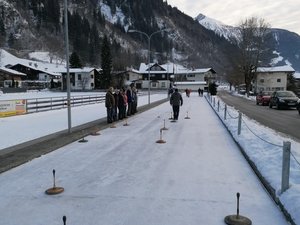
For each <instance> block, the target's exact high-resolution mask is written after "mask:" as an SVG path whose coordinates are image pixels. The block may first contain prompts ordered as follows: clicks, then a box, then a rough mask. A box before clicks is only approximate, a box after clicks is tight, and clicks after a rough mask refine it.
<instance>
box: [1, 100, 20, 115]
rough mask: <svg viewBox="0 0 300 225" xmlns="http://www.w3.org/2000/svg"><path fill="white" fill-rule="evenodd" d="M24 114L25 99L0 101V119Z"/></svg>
mask: <svg viewBox="0 0 300 225" xmlns="http://www.w3.org/2000/svg"><path fill="white" fill-rule="evenodd" d="M25 113H26V100H25V99H21V100H7V101H0V117H7V116H15V115H20V114H25Z"/></svg>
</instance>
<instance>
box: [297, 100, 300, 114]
mask: <svg viewBox="0 0 300 225" xmlns="http://www.w3.org/2000/svg"><path fill="white" fill-rule="evenodd" d="M297 109H298V112H299V115H300V99H299V100H298V102H297Z"/></svg>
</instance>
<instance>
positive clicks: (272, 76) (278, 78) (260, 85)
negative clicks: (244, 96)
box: [252, 65, 295, 93]
mask: <svg viewBox="0 0 300 225" xmlns="http://www.w3.org/2000/svg"><path fill="white" fill-rule="evenodd" d="M294 73H295V70H294V69H293V68H292V67H291V66H288V65H286V66H276V67H257V69H256V73H255V77H254V80H253V83H252V85H253V91H254V92H255V93H258V92H260V91H276V90H286V88H287V77H288V75H293V74H294Z"/></svg>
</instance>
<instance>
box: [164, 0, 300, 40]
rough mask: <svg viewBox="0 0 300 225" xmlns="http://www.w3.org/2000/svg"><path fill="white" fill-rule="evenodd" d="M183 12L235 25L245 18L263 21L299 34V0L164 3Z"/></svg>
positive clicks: (203, 0) (273, 26)
mask: <svg viewBox="0 0 300 225" xmlns="http://www.w3.org/2000/svg"><path fill="white" fill-rule="evenodd" d="M167 2H168V4H170V5H172V6H176V7H177V8H178V9H179V10H180V11H182V12H183V13H185V14H187V15H189V16H191V17H193V18H195V17H196V16H197V15H198V14H199V13H202V14H204V15H206V16H208V17H210V18H212V19H216V20H218V21H220V22H223V23H225V24H227V25H232V26H236V25H237V24H238V23H239V22H240V21H241V20H244V19H245V18H247V17H251V16H256V17H259V18H264V19H265V20H266V22H268V23H269V24H270V25H271V27H272V28H282V29H286V30H289V31H292V32H296V33H298V34H299V35H300V1H299V0H276V1H274V0H251V1H250V0H238V1H236V0H225V1H224V0H213V1H211V0H200V1H195V0H167Z"/></svg>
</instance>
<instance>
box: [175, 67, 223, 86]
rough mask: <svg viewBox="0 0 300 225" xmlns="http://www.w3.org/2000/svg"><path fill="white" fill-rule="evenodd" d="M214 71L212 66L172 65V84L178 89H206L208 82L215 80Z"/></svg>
mask: <svg viewBox="0 0 300 225" xmlns="http://www.w3.org/2000/svg"><path fill="white" fill-rule="evenodd" d="M216 74H217V73H216V71H215V70H214V69H212V68H203V69H187V68H185V67H182V66H177V65H176V66H175V67H174V85H176V87H177V88H178V89H181V90H185V89H190V90H193V91H196V90H198V89H199V88H200V89H202V90H207V89H208V84H209V83H211V82H215V80H216Z"/></svg>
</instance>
